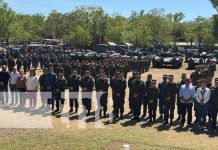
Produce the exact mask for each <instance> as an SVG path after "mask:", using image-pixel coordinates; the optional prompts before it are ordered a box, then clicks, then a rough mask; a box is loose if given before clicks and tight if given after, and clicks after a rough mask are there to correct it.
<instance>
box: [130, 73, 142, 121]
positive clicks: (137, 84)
mask: <svg viewBox="0 0 218 150" xmlns="http://www.w3.org/2000/svg"><path fill="white" fill-rule="evenodd" d="M129 87H130V88H131V89H132V102H133V103H132V108H133V118H132V120H137V121H139V116H140V114H141V106H142V99H143V95H144V92H145V85H144V82H143V81H142V80H141V75H140V74H135V79H134V80H133V81H132V83H131V84H130V86H129Z"/></svg>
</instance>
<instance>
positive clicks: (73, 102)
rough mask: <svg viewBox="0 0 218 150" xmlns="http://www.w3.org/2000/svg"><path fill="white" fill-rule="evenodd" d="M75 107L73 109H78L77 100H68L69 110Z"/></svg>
mask: <svg viewBox="0 0 218 150" xmlns="http://www.w3.org/2000/svg"><path fill="white" fill-rule="evenodd" d="M74 105H75V108H78V107H79V103H78V98H70V108H73V106H74Z"/></svg>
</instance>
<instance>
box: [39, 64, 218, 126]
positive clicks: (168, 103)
mask: <svg viewBox="0 0 218 150" xmlns="http://www.w3.org/2000/svg"><path fill="white" fill-rule="evenodd" d="M49 74H50V77H52V76H51V75H53V77H55V76H56V75H55V74H54V73H52V69H51V68H50V69H49V72H48V73H47V70H46V69H44V73H43V75H41V76H40V89H41V91H42V92H43V91H51V92H53V93H54V99H55V100H56V108H57V109H56V110H55V111H54V112H55V113H58V112H59V111H61V110H62V109H63V105H64V101H65V99H62V98H61V94H63V93H64V92H65V90H66V88H69V91H70V93H72V94H73V95H70V97H69V100H70V103H69V104H70V110H69V112H70V113H72V112H73V110H74V109H73V108H74V107H75V112H77V111H78V107H79V104H78V99H79V97H78V95H79V92H81V93H82V105H83V106H84V107H85V108H86V111H87V115H90V111H91V108H92V105H91V104H92V94H93V91H94V87H95V89H96V98H97V102H98V107H99V110H100V112H99V116H100V117H101V116H102V115H103V116H104V117H106V115H107V102H108V90H109V87H111V88H112V99H113V115H114V118H120V119H122V118H123V114H124V104H125V96H126V88H127V86H128V87H129V89H130V91H129V107H130V112H129V114H132V115H133V118H132V119H133V120H137V121H138V120H139V119H140V116H141V107H142V106H143V114H142V116H141V117H142V118H144V117H146V116H147V113H148V117H149V122H151V123H154V122H155V120H156V116H157V115H156V113H157V107H158V104H159V111H160V118H159V119H164V124H168V123H170V124H171V125H172V124H173V119H174V111H175V107H176V106H177V110H178V112H177V113H178V118H177V120H179V121H181V118H182V113H183V111H182V110H183V109H184V108H183V105H182V104H181V101H180V97H179V89H180V87H181V86H182V85H184V84H185V83H186V79H187V75H186V74H182V76H181V81H180V82H178V83H175V82H174V77H173V75H163V81H162V82H160V83H159V84H158V86H157V81H156V80H154V79H152V75H151V74H148V76H147V80H146V81H142V80H141V75H140V74H139V73H136V72H133V76H132V77H131V78H129V80H128V82H126V79H125V78H124V74H123V73H122V72H119V71H117V72H116V73H115V76H114V77H112V78H111V79H107V78H106V74H105V72H104V71H103V70H100V72H99V77H98V78H97V79H94V78H93V77H92V76H91V72H90V70H86V71H85V75H84V76H83V77H81V76H79V75H78V71H77V70H73V72H72V74H71V75H70V77H69V79H68V80H66V79H65V78H64V74H63V72H59V74H58V78H53V79H54V80H53V81H51V80H50V79H49V78H50V77H49ZM55 80H56V81H55ZM216 81H218V80H216ZM48 82H50V83H48ZM51 83H53V87H52V88H51V87H50V85H51ZM200 86H201V82H198V84H197V85H196V86H195V89H196V90H197V89H198V88H199V87H200ZM207 86H208V87H210V86H211V85H210V84H208V85H207ZM80 88H81V91H80ZM210 88H211V91H213V94H215V95H218V92H217V91H218V90H217V89H218V87H215V88H214V87H210ZM214 92H215V93H214ZM213 97H214V96H213ZM215 98H216V97H215ZM51 101H52V100H51ZM211 103H214V104H212V105H213V106H218V101H217V100H216V99H213V100H212V101H211ZM48 104H52V105H54V102H52V103H48ZM195 111H196V109H195ZM214 112H215V113H217V112H218V108H217V107H211V109H208V116H209V121H211V119H215V120H216V117H215V118H212V116H214V114H213V113H214ZM102 113H103V114H102ZM195 115H196V117H197V112H196V113H195ZM188 121H190V119H188ZM195 122H197V120H196V121H195ZM213 122H215V123H216V121H213Z"/></svg>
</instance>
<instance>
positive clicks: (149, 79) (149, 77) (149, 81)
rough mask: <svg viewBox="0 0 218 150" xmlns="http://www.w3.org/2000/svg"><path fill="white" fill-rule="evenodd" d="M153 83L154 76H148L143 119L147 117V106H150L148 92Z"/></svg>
mask: <svg viewBox="0 0 218 150" xmlns="http://www.w3.org/2000/svg"><path fill="white" fill-rule="evenodd" d="M151 82H152V75H151V74H148V76H147V81H145V93H144V97H143V115H142V118H144V117H146V115H147V106H148V99H147V95H148V92H147V90H148V89H149V88H150V86H151Z"/></svg>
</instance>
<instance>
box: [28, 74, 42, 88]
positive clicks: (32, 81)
mask: <svg viewBox="0 0 218 150" xmlns="http://www.w3.org/2000/svg"><path fill="white" fill-rule="evenodd" d="M38 86H39V79H38V77H37V76H34V77H31V76H29V77H28V78H27V80H26V89H27V91H36V90H37V87H38Z"/></svg>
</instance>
